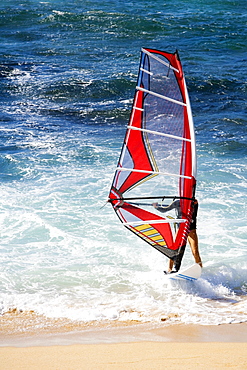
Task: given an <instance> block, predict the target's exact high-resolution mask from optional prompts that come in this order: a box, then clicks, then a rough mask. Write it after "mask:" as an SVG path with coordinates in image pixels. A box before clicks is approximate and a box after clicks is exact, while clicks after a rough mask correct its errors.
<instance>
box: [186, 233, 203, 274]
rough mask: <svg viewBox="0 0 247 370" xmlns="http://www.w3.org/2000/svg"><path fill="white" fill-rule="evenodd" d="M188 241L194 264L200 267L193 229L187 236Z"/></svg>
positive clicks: (200, 262) (196, 241) (196, 240)
mask: <svg viewBox="0 0 247 370" xmlns="http://www.w3.org/2000/svg"><path fill="white" fill-rule="evenodd" d="M188 241H189V244H190V248H191V252H192V254H193V256H194V259H195V263H198V264H199V265H200V266H201V267H202V260H201V257H200V253H199V249H198V237H197V232H196V230H195V229H194V230H191V231H190V233H189V235H188Z"/></svg>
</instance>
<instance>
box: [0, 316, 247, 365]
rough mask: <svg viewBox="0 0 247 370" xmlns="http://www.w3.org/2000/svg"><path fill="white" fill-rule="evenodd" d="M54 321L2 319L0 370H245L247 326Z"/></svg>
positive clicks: (32, 318) (34, 318) (11, 317)
mask: <svg viewBox="0 0 247 370" xmlns="http://www.w3.org/2000/svg"><path fill="white" fill-rule="evenodd" d="M55 321H56V322H55ZM55 321H54V320H51V319H47V322H46V325H44V318H42V317H39V316H36V315H35V314H34V313H28V314H27V313H18V312H12V313H10V314H9V315H5V317H3V316H2V317H1V330H0V358H1V361H0V370H6V369H15V370H19V369H25V370H29V369H30V370H33V369H35V370H36V369H37V370H43V369H46V370H50V369H51V370H53V369H54V370H55V369H56V370H69V369H71V370H77V369H78V370H79V369H87V370H90V369H94V370H97V369H102V370H103V369H104V370H105V369H120V370H121V369H126V370H127V369H130V370H132V369H142V370H145V369H154V370H159V369H166V368H167V367H170V368H173V369H179V370H180V369H182V370H183V369H205V370H206V369H207V370H208V369H222V370H223V369H228V368H229V369H243V370H244V369H247V324H246V323H241V324H226V325H219V326H206V325H205V326H204V325H181V324H175V325H166V324H165V323H161V324H159V325H158V324H155V325H154V324H138V323H135V322H126V323H115V324H114V325H113V323H107V322H106V323H105V324H104V325H102V324H101V325H99V324H97V323H93V324H90V325H85V324H83V323H72V322H70V323H68V322H66V321H63V320H60V321H59V320H58V321H57V320H55ZM21 322H22V326H20V323H21Z"/></svg>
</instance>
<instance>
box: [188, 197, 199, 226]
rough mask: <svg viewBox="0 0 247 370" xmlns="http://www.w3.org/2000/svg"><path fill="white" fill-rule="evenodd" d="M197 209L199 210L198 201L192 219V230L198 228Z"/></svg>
mask: <svg viewBox="0 0 247 370" xmlns="http://www.w3.org/2000/svg"><path fill="white" fill-rule="evenodd" d="M197 211H198V202H196V203H195V204H194V210H193V214H192V220H191V224H190V231H192V230H196V221H197Z"/></svg>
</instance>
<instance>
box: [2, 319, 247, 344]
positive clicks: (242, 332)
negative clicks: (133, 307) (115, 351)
mask: <svg viewBox="0 0 247 370" xmlns="http://www.w3.org/2000/svg"><path fill="white" fill-rule="evenodd" d="M30 324H31V323H30ZM5 329H6V328H5ZM145 341H149V342H166V343H167V342H174V343H175V342H177V343H181V342H190V343H195V342H204V343H205V342H222V343H223V342H224V343H227V342H228V343H230V342H234V343H247V323H235V324H221V325H197V324H187V325H186V324H180V323H177V324H171V325H167V324H162V323H136V322H131V321H130V322H105V323H104V324H103V323H94V324H90V325H89V324H85V323H83V324H82V323H74V324H71V323H70V324H68V323H67V324H66V323H64V324H63V325H61V323H60V325H58V326H57V327H56V326H54V322H53V326H50V325H48V326H47V327H45V328H41V327H35V328H33V330H32V331H26V332H24V331H22V332H20V333H17V332H12V333H8V332H7V331H5V330H1V331H0V348H2V347H34V346H54V345H55V346H56V345H61V346H67V345H77V344H78V345H80V344H83V345H84V344H86V345H87V344H96V345H97V344H113V343H115V344H116V343H129V342H145Z"/></svg>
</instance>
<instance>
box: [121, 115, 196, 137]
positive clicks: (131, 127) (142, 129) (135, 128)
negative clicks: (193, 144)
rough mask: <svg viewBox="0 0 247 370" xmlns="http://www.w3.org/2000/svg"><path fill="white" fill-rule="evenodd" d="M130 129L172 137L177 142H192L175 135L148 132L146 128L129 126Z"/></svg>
mask: <svg viewBox="0 0 247 370" xmlns="http://www.w3.org/2000/svg"><path fill="white" fill-rule="evenodd" d="M134 109H138V108H134ZM128 128H129V129H130V130H138V131H142V132H148V133H150V134H154V135H160V136H166V137H170V138H173V139H177V140H183V141H191V139H186V138H185V137H180V136H175V135H170V134H164V133H163V132H158V131H152V130H147V129H145V128H139V127H134V126H128Z"/></svg>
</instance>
